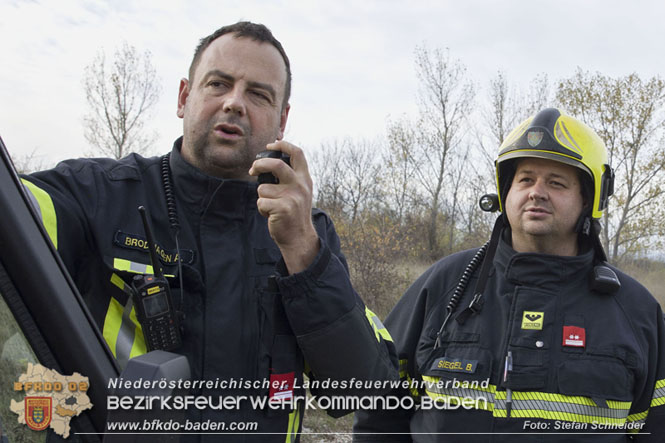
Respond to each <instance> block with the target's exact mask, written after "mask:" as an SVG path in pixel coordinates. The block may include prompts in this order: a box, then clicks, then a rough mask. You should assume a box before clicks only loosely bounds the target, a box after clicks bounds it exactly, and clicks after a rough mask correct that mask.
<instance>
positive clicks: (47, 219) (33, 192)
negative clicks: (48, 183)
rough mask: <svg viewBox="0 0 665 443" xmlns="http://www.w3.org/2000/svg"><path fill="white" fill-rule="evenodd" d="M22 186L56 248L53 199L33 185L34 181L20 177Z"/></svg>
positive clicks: (56, 224) (56, 234)
mask: <svg viewBox="0 0 665 443" xmlns="http://www.w3.org/2000/svg"><path fill="white" fill-rule="evenodd" d="M21 182H22V183H23V186H24V187H25V188H26V189H27V190H28V196H29V197H31V200H32V203H33V205H34V207H35V209H37V210H38V212H39V214H40V216H41V218H42V224H43V225H44V228H45V229H46V232H47V233H48V236H49V237H50V238H51V241H52V242H53V245H54V246H55V247H56V249H57V248H58V218H57V216H56V214H55V206H53V200H51V196H50V195H48V193H47V192H46V191H44V190H43V189H41V188H40V187H38V186H37V185H35V184H34V183H32V182H30V181H28V180H26V179H24V178H22V179H21Z"/></svg>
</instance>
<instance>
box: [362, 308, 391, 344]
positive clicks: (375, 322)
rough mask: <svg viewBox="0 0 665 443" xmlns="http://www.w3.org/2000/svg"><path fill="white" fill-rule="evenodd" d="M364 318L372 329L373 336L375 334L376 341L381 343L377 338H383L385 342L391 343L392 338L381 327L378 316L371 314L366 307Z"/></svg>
mask: <svg viewBox="0 0 665 443" xmlns="http://www.w3.org/2000/svg"><path fill="white" fill-rule="evenodd" d="M365 316H366V317H367V320H368V321H369V324H370V325H372V328H373V329H374V334H376V340H377V341H381V339H380V338H379V337H383V339H384V340H386V341H393V338H392V337H391V336H390V332H388V330H387V329H386V327H385V326H383V323H382V322H381V320H380V319H379V316H378V315H376V314H375V313H373V312H372V311H371V310H370V309H369V308H368V307H367V306H365Z"/></svg>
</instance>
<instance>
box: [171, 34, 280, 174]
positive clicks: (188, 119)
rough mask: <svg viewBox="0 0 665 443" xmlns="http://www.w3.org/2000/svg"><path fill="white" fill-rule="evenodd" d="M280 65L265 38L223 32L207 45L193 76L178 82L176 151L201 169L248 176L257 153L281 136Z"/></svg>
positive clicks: (214, 172) (275, 52)
mask: <svg viewBox="0 0 665 443" xmlns="http://www.w3.org/2000/svg"><path fill="white" fill-rule="evenodd" d="M285 85H286V65H285V64H284V61H283V59H282V57H281V55H280V53H279V51H277V49H276V48H275V47H274V46H272V45H271V44H269V43H260V42H255V41H253V40H251V39H249V38H235V36H234V35H233V34H225V35H222V36H221V37H219V38H217V39H216V40H214V41H213V42H212V43H211V44H210V46H208V47H207V48H206V49H205V50H204V51H203V53H202V54H201V58H200V60H199V63H198V65H197V66H196V69H195V72H194V75H193V78H190V79H189V80H186V79H183V80H181V82H180V92H179V94H178V117H180V118H182V119H184V122H183V132H184V136H183V144H182V155H183V157H184V158H185V160H187V161H188V162H189V163H191V164H192V165H194V166H196V167H197V168H199V169H201V170H202V171H204V172H205V173H207V174H209V175H213V176H217V177H224V178H240V179H249V177H250V176H249V175H248V174H247V171H248V170H249V168H250V166H251V165H252V162H253V161H254V157H255V156H256V154H257V153H258V152H261V151H263V150H265V149H266V145H267V144H268V143H272V142H274V141H275V140H281V139H282V137H283V136H284V128H285V126H286V120H287V117H288V112H289V107H288V106H286V107H284V106H283V100H284V88H285Z"/></svg>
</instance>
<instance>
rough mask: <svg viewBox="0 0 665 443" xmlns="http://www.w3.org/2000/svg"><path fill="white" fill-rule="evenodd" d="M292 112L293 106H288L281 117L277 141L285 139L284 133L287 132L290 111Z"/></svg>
mask: <svg viewBox="0 0 665 443" xmlns="http://www.w3.org/2000/svg"><path fill="white" fill-rule="evenodd" d="M290 110H291V105H286V106H285V107H284V109H282V112H281V114H280V116H279V134H277V140H281V139H283V138H284V131H285V130H286V121H287V120H288V119H289V111H290Z"/></svg>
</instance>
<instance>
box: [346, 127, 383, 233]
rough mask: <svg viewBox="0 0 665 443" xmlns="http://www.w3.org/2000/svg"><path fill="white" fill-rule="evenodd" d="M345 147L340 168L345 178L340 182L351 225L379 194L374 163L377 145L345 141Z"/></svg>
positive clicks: (376, 170) (377, 170)
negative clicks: (341, 167)
mask: <svg viewBox="0 0 665 443" xmlns="http://www.w3.org/2000/svg"><path fill="white" fill-rule="evenodd" d="M346 147H347V151H346V153H345V155H344V156H343V159H342V166H343V168H344V169H345V170H346V171H347V174H346V175H347V178H346V180H344V181H343V182H342V192H343V195H344V201H345V203H346V206H347V208H348V212H349V215H350V217H351V223H353V222H354V221H355V220H356V217H357V216H358V213H359V211H361V210H363V209H368V208H369V207H370V206H374V203H373V202H374V201H376V200H377V199H376V198H375V197H377V196H378V193H379V192H380V189H379V186H378V185H377V180H378V176H379V165H378V162H377V161H376V158H377V153H378V151H379V149H378V147H377V143H373V142H370V141H368V140H359V141H356V142H353V141H351V140H349V139H347V140H346Z"/></svg>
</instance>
